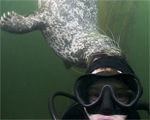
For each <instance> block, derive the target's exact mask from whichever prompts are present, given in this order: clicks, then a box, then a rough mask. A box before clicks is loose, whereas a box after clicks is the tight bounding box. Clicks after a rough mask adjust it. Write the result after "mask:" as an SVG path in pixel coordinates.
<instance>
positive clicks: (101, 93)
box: [75, 73, 142, 115]
mask: <svg viewBox="0 0 150 120" xmlns="http://www.w3.org/2000/svg"><path fill="white" fill-rule="evenodd" d="M141 94H142V88H141V84H140V81H139V79H138V78H137V77H136V76H134V75H133V74H111V75H105V74H102V73H97V74H86V75H83V76H81V77H79V78H78V79H77V81H76V84H75V96H76V98H77V100H78V102H79V103H80V104H81V105H82V106H84V107H86V108H87V111H88V113H90V114H105V115H113V114H114V115H115V114H127V112H128V108H130V107H131V106H133V105H134V104H135V103H136V102H137V100H138V99H139V98H140V96H141Z"/></svg>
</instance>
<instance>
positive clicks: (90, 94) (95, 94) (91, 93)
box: [89, 92, 99, 103]
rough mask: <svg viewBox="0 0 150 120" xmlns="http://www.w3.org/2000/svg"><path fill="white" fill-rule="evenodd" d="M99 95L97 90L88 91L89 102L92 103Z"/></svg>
mask: <svg viewBox="0 0 150 120" xmlns="http://www.w3.org/2000/svg"><path fill="white" fill-rule="evenodd" d="M98 97H99V93H98V92H90V93H89V100H90V103H93V102H95V101H96V100H97V99H98Z"/></svg>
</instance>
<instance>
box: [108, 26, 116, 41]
mask: <svg viewBox="0 0 150 120" xmlns="http://www.w3.org/2000/svg"><path fill="white" fill-rule="evenodd" d="M107 29H108V30H109V32H110V33H111V35H112V38H113V39H114V40H115V37H114V35H113V33H112V31H111V30H110V29H109V28H107Z"/></svg>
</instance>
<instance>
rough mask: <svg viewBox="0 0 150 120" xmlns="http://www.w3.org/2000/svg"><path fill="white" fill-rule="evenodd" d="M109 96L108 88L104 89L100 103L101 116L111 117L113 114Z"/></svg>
mask: <svg viewBox="0 0 150 120" xmlns="http://www.w3.org/2000/svg"><path fill="white" fill-rule="evenodd" d="M110 94H111V93H110V88H105V90H104V93H103V96H102V99H101V102H100V112H101V114H103V115H111V114H113V113H114V105H113V102H112V98H111V95H110Z"/></svg>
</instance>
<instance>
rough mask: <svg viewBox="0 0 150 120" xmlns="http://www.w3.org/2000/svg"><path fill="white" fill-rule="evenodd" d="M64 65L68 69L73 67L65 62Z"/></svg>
mask: <svg viewBox="0 0 150 120" xmlns="http://www.w3.org/2000/svg"><path fill="white" fill-rule="evenodd" d="M63 63H64V66H65V68H66V69H70V68H71V67H72V65H71V64H69V63H68V62H66V61H63Z"/></svg>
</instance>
